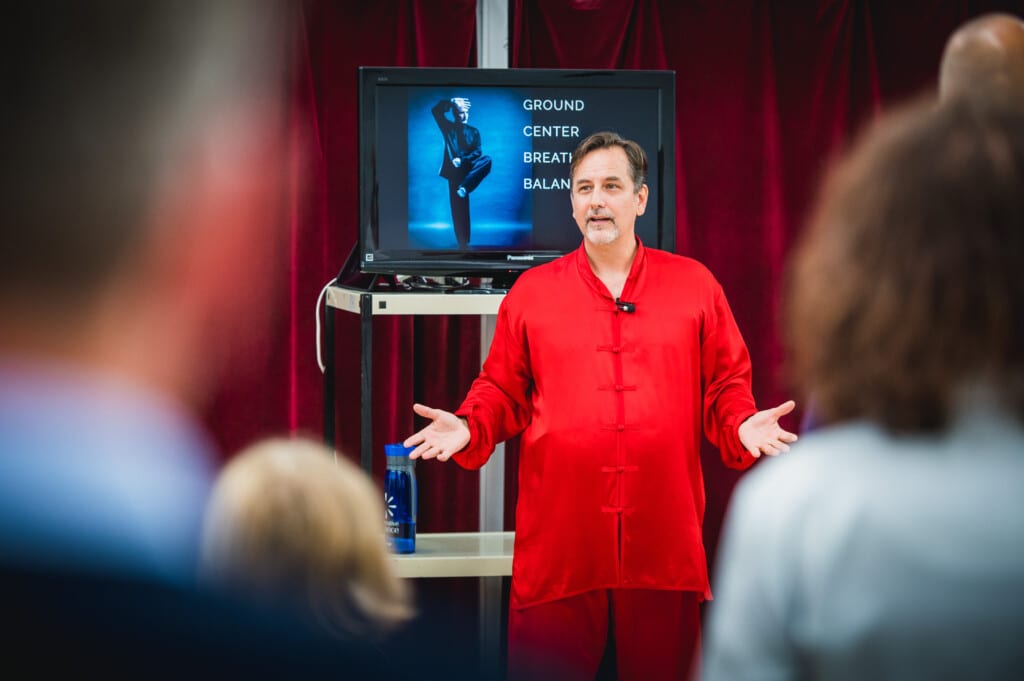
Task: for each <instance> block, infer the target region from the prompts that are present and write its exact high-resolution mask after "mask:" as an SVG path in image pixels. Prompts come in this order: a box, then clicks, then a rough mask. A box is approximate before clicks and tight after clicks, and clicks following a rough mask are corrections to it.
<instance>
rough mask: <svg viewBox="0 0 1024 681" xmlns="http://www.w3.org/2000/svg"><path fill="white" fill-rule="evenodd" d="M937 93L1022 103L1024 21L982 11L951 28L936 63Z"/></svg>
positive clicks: (945, 98) (992, 102)
mask: <svg viewBox="0 0 1024 681" xmlns="http://www.w3.org/2000/svg"><path fill="white" fill-rule="evenodd" d="M939 97H940V98H941V99H942V100H943V101H949V100H953V99H967V100H970V101H974V102H978V103H981V104H984V105H987V106H1018V107H1024V22H1022V21H1021V20H1020V19H1019V18H1018V17H1015V16H1013V15H1011V14H1000V13H993V14H984V15H982V16H980V17H977V18H975V19H972V20H971V21H968V22H967V23H965V24H964V25H963V26H961V27H960V28H958V29H957V30H956V31H954V33H953V35H951V36H950V37H949V40H948V41H947V42H946V48H945V51H944V52H943V54H942V64H941V65H940V67H939Z"/></svg>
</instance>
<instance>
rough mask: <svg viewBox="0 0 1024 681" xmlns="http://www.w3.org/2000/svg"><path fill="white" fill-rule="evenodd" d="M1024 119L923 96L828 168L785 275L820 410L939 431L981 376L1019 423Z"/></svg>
mask: <svg viewBox="0 0 1024 681" xmlns="http://www.w3.org/2000/svg"><path fill="white" fill-rule="evenodd" d="M1022 265H1024V115H1022V113H1021V112H1020V111H1011V110H1002V111H996V110H991V109H990V110H982V109H981V108H979V107H978V106H977V105H971V104H968V103H966V102H960V103H953V104H950V105H947V106H943V107H937V106H935V105H934V104H933V103H930V102H919V103H917V104H915V105H912V106H910V107H908V108H907V109H905V110H902V111H900V112H897V113H896V114H893V115H890V116H888V117H885V118H884V119H882V120H881V121H880V122H879V123H878V124H876V125H875V126H874V127H873V128H872V129H871V130H869V131H868V133H867V134H866V135H865V136H864V138H863V139H862V140H860V142H859V143H858V144H857V145H856V146H855V148H854V150H853V153H852V154H851V155H850V156H849V157H848V158H846V159H845V160H844V161H843V162H841V163H840V164H839V165H838V166H837V167H836V168H835V169H834V170H833V172H832V173H830V175H829V177H828V179H827V181H826V183H825V186H824V188H823V192H822V194H821V196H820V200H819V203H818V206H817V208H816V210H815V212H814V213H813V218H812V220H811V223H810V228H809V230H808V232H807V234H805V236H804V238H803V240H802V242H801V244H800V245H799V247H798V248H797V251H796V254H795V258H794V260H793V262H792V263H791V269H790V271H789V280H788V282H787V299H786V305H785V306H784V309H785V315H786V320H785V326H786V334H787V339H786V341H787V345H788V349H789V352H790V358H791V361H792V364H791V367H790V370H791V374H792V377H793V378H794V379H795V382H796V384H797V387H798V388H799V389H800V390H801V391H802V392H803V393H804V394H805V395H809V396H811V399H812V400H813V402H814V409H815V410H816V411H817V412H818V414H819V415H820V417H821V418H822V420H824V421H826V422H837V421H844V420H850V419H868V420H871V421H874V422H877V423H880V424H882V425H883V426H885V427H886V428H887V429H888V430H890V431H894V432H914V431H936V430H939V429H941V428H943V427H944V426H945V425H946V424H947V423H948V421H949V418H950V415H951V413H952V411H953V410H954V408H955V405H956V401H957V400H958V399H959V396H960V394H961V393H962V392H963V391H964V390H965V389H966V388H969V387H972V386H975V385H979V384H980V385H984V386H986V387H987V388H990V389H992V390H993V391H994V393H995V395H996V397H997V399H998V400H999V401H1000V402H1001V403H1002V404H1003V405H1005V406H1006V407H1008V409H1009V410H1010V411H1012V413H1014V414H1016V415H1017V416H1018V417H1020V418H1024V273H1022V272H1021V268H1022Z"/></svg>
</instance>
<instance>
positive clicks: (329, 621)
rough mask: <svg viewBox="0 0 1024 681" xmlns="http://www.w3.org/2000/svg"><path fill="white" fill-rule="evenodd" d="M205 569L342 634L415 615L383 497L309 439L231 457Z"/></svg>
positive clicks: (383, 627) (209, 525)
mask: <svg viewBox="0 0 1024 681" xmlns="http://www.w3.org/2000/svg"><path fill="white" fill-rule="evenodd" d="M202 572H203V574H204V576H205V577H206V578H207V579H209V580H211V581H213V582H214V583H219V584H222V585H226V586H228V587H231V588H233V589H238V590H240V591H242V592H246V593H250V594H252V595H254V596H257V597H261V598H265V599H269V600H272V601H280V602H283V603H286V604H287V603H292V604H297V605H299V607H300V608H302V609H304V610H306V611H307V612H309V613H310V614H311V615H312V616H313V617H314V618H315V619H316V620H317V621H318V622H320V623H321V624H323V625H324V626H326V627H328V628H329V629H330V630H331V631H333V632H335V633H337V634H339V635H350V636H366V635H370V636H375V635H378V634H382V633H385V632H387V631H388V630H390V629H392V628H395V627H396V626H398V625H399V624H401V623H403V622H405V621H406V620H407V619H409V617H410V616H411V608H410V603H409V594H408V591H407V588H406V584H405V583H404V582H403V581H402V580H400V579H399V578H398V577H397V576H395V574H394V570H393V568H392V565H391V557H390V554H389V551H388V549H387V544H386V539H385V529H384V506H383V502H382V500H381V495H380V493H379V492H378V490H377V488H376V487H375V486H374V484H373V482H372V481H371V480H370V478H369V477H368V476H367V475H366V474H365V473H364V472H363V471H362V470H361V469H359V468H358V467H356V466H355V465H354V464H352V463H351V462H349V461H348V460H347V459H345V458H344V457H337V459H335V458H334V457H333V456H332V453H331V452H330V451H329V450H328V449H327V448H325V447H324V446H322V445H320V444H319V443H316V442H312V441H307V440H283V439H275V440H268V441H264V442H261V443H258V444H256V445H254V446H252V447H250V448H248V449H245V450H243V451H242V452H241V453H239V454H238V455H237V456H236V457H235V458H234V459H232V461H231V462H230V463H229V464H228V465H227V467H226V468H225V469H224V470H223V472H222V473H221V475H220V478H219V480H218V482H217V485H216V487H215V490H214V494H213V496H212V498H211V501H210V506H209V509H208V511H207V517H206V524H205V528H204V536H203V548H202Z"/></svg>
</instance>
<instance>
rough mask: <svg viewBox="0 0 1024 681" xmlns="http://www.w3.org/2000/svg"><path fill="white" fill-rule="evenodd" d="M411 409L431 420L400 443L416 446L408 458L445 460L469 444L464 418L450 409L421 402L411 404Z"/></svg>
mask: <svg viewBox="0 0 1024 681" xmlns="http://www.w3.org/2000/svg"><path fill="white" fill-rule="evenodd" d="M412 410H413V411H414V412H416V413H417V414H419V415H420V416H422V417H424V418H428V419H430V421H431V422H430V424H429V425H428V426H427V427H426V428H424V429H423V430H421V431H419V432H418V433H416V434H415V435H410V436H409V437H407V438H406V439H405V442H403V443H402V444H403V445H405V446H406V447H413V446H415V447H416V449H414V450H412V452H411V453H410V454H409V458H410V459H434V458H436V459H437V460H438V461H447V460H448V459H450V458H451V456H452V454H455V453H456V452H458V451H461V450H462V449H463V448H464V447H465V446H466V445H467V444H469V426H467V425H466V420H465V419H463V418H460V417H458V416H456V415H455V414H453V413H451V412H450V411H444V410H443V409H433V408H432V407H428V406H426V405H423V404H414V405H412Z"/></svg>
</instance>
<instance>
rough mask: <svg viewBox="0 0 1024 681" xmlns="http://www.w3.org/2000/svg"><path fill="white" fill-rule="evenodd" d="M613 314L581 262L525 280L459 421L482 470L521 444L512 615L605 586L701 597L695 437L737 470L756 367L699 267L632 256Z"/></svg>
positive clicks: (577, 256) (468, 455) (465, 459)
mask: <svg viewBox="0 0 1024 681" xmlns="http://www.w3.org/2000/svg"><path fill="white" fill-rule="evenodd" d="M620 301H629V302H630V303H633V305H634V309H633V311H632V312H625V311H622V310H620V309H619V308H617V307H616V305H615V301H614V300H613V299H612V297H611V296H610V294H609V292H608V289H607V288H606V287H605V286H604V284H603V283H602V282H601V281H600V280H599V279H598V278H597V276H596V275H595V274H594V273H593V271H592V270H591V268H590V263H589V261H588V259H587V254H586V251H585V250H584V248H583V246H580V248H579V249H578V250H576V251H575V252H574V253H571V254H569V255H566V256H564V257H562V258H560V259H558V260H556V261H554V262H552V263H549V264H546V265H542V266H539V267H535V268H533V269H530V270H528V271H527V272H524V273H523V274H522V275H521V276H520V277H519V280H518V281H517V282H516V284H515V286H513V287H512V289H511V290H510V291H509V293H508V295H507V296H506V297H505V300H504V301H503V302H502V305H501V308H500V310H499V312H498V321H497V327H496V329H495V335H494V339H493V341H492V344H491V349H490V353H489V354H488V357H487V360H486V361H485V362H484V365H483V369H482V371H481V373H480V376H479V377H478V378H477V379H476V380H475V381H474V383H473V385H472V387H471V388H470V391H469V394H468V395H467V396H466V399H465V401H464V402H463V403H462V405H461V406H460V407H459V409H458V411H457V412H456V413H457V414H458V415H460V416H464V417H466V418H467V420H468V422H469V429H470V443H469V445H468V446H467V447H466V448H465V449H464V450H462V451H461V452H459V453H458V454H456V455H455V457H454V458H455V460H456V461H457V462H458V463H459V464H460V465H462V466H464V467H466V468H479V467H480V466H482V465H483V464H484V463H485V462H486V461H487V458H488V457H489V456H490V454H491V452H492V451H493V450H494V446H495V444H496V443H498V442H502V441H504V440H506V439H508V438H510V437H513V436H515V435H516V434H518V433H522V440H521V447H520V455H519V500H518V505H517V509H516V538H515V550H514V554H513V556H514V557H513V567H512V595H511V605H512V606H513V607H527V606H530V605H535V604H538V603H543V602H547V601H552V600H556V599H559V598H565V597H568V596H572V595H575V594H578V593H582V592H584V591H590V590H593V589H604V588H646V589H676V590H687V591H697V592H699V593H701V594H704V595H705V597H710V590H709V586H708V574H707V561H706V558H705V555H704V546H703V541H702V536H701V527H702V523H703V518H704V485H703V479H702V475H701V467H700V442H701V430H702V428H703V432H704V433H705V434H706V435H707V437H708V439H709V440H710V441H711V442H712V443H713V444H715V445H716V446H717V447H718V448H719V450H720V452H721V455H722V460H723V461H724V462H725V464H726V465H727V466H730V467H732V468H746V467H748V466H750V465H751V464H752V463H753V457H751V456H750V454H749V453H748V452H747V451H746V450H745V449H744V448H743V446H742V445H741V444H740V441H739V437H738V436H737V432H736V429H737V427H738V426H739V424H740V423H742V422H743V420H744V419H746V418H747V417H748V416H750V415H751V414H753V413H754V412H755V411H756V407H755V406H754V399H753V396H752V395H751V390H750V372H751V370H750V356H749V354H748V353H747V348H746V346H745V345H744V343H743V339H742V338H741V336H740V333H739V329H738V328H737V326H736V322H735V320H734V319H733V316H732V312H731V311H730V309H729V305H728V303H727V302H726V300H725V296H724V294H723V292H722V288H721V286H720V285H719V284H718V282H717V281H716V280H715V279H714V277H713V276H712V275H711V273H710V272H709V271H708V270H707V269H706V268H705V267H704V266H703V265H701V264H700V263H698V262H696V261H695V260H692V259H690V258H685V257H682V256H678V255H673V254H671V253H667V252H665V251H659V250H655V249H648V248H645V247H644V246H643V244H641V243H639V242H638V250H637V253H636V257H635V258H634V261H633V264H632V267H631V269H630V273H629V277H628V279H627V280H626V284H625V287H624V288H623V291H622V295H621V297H620Z"/></svg>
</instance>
